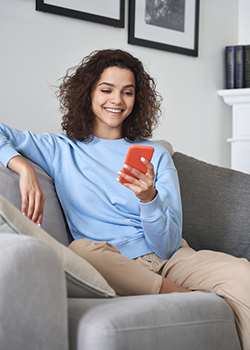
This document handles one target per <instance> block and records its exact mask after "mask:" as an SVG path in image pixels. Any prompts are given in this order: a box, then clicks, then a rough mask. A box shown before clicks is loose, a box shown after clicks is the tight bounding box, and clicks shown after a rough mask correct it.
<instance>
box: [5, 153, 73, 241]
mask: <svg viewBox="0 0 250 350" xmlns="http://www.w3.org/2000/svg"><path fill="white" fill-rule="evenodd" d="M25 159H26V160H27V161H28V162H29V163H30V164H32V166H33V167H34V169H35V171H36V174H37V177H38V179H39V182H40V185H41V187H42V190H43V193H44V195H45V205H44V217H43V225H42V226H43V229H44V230H45V231H47V232H48V233H49V234H50V235H51V236H52V237H54V238H55V239H56V240H57V241H59V242H60V243H62V244H64V245H67V246H68V245H69V242H71V241H72V237H71V235H70V233H69V230H68V226H67V224H66V222H65V219H64V214H63V211H62V209H61V205H60V202H59V200H58V198H57V195H56V191H55V187H54V182H53V180H52V179H51V177H49V176H48V174H47V173H46V172H45V171H44V170H43V169H42V168H41V167H40V166H38V165H37V164H35V163H34V162H31V161H30V160H29V159H27V158H25ZM0 179H1V180H2V181H0V194H1V195H2V196H3V197H5V198H6V199H7V200H8V201H9V202H10V203H12V204H13V205H14V206H15V207H16V208H17V209H19V210H20V209H21V194H20V190H19V175H18V174H16V173H15V172H14V171H12V170H10V169H8V168H5V167H4V166H3V164H2V163H0Z"/></svg>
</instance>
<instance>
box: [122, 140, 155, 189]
mask: <svg viewBox="0 0 250 350" xmlns="http://www.w3.org/2000/svg"><path fill="white" fill-rule="evenodd" d="M153 153H154V147H151V146H140V145H132V146H130V147H129V150H128V153H127V156H126V159H125V163H124V164H127V165H130V166H132V167H133V168H135V169H137V170H140V171H141V172H142V173H143V174H146V172H147V167H146V165H144V164H143V163H142V162H141V157H144V158H145V159H148V160H149V161H150V160H151V159H152V156H153ZM122 171H123V172H124V173H126V174H128V175H130V176H133V177H135V176H134V175H133V174H131V173H130V172H129V171H128V170H126V169H125V168H123V169H122ZM135 178H136V177H135ZM119 182H123V183H124V182H128V183H129V181H127V180H125V179H124V178H123V177H121V176H120V178H119Z"/></svg>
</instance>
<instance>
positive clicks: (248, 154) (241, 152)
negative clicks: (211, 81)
mask: <svg viewBox="0 0 250 350" xmlns="http://www.w3.org/2000/svg"><path fill="white" fill-rule="evenodd" d="M218 94H219V96H221V97H222V98H223V100H224V102H225V103H226V104H228V105H229V106H232V123H233V125H232V126H233V127H232V133H233V135H232V138H230V139H227V141H228V142H230V143H231V168H232V169H235V170H239V171H242V172H244V173H248V174H250V89H227V90H219V91H218Z"/></svg>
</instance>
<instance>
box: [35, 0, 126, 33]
mask: <svg viewBox="0 0 250 350" xmlns="http://www.w3.org/2000/svg"><path fill="white" fill-rule="evenodd" d="M115 1H116V2H117V1H118V2H119V3H120V5H119V6H120V8H119V14H118V18H114V17H107V16H104V15H103V13H102V12H101V6H98V3H99V4H100V5H101V4H102V6H103V2H105V0H91V2H92V3H93V2H96V9H100V14H96V13H95V14H94V13H90V12H85V11H82V10H81V11H80V10H76V9H73V8H72V7H71V1H70V0H68V4H67V7H66V6H58V5H55V3H58V4H59V3H60V0H57V1H53V0H36V11H42V12H48V13H52V14H56V15H60V16H65V17H71V18H76V19H81V20H84V21H90V22H96V23H100V24H106V25H109V26H113V27H118V28H124V17H125V15H124V12H125V10H124V6H125V0H115ZM65 2H66V3H67V1H64V3H65ZM80 2H81V0H79V4H80ZM84 6H85V5H83V4H81V7H84Z"/></svg>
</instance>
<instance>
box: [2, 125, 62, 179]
mask: <svg viewBox="0 0 250 350" xmlns="http://www.w3.org/2000/svg"><path fill="white" fill-rule="evenodd" d="M54 153H55V148H54V141H53V137H52V134H42V135H34V134H32V133H31V132H30V131H19V130H16V129H14V128H12V127H9V126H6V125H4V124H1V123H0V161H1V163H2V164H3V165H4V166H6V167H7V165H8V162H9V161H10V160H11V159H12V158H13V157H15V156H18V155H23V156H26V157H27V158H29V159H30V160H32V161H33V162H35V163H37V164H38V165H40V166H41V167H42V168H43V169H44V170H45V171H46V172H47V173H48V174H49V175H50V176H52V169H51V164H52V163H53V158H54V157H53V154H54Z"/></svg>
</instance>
